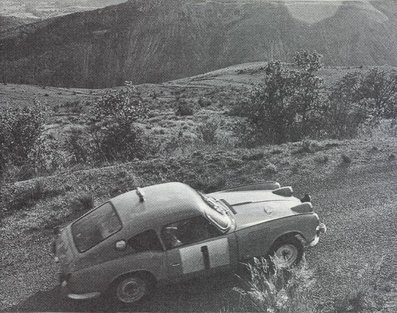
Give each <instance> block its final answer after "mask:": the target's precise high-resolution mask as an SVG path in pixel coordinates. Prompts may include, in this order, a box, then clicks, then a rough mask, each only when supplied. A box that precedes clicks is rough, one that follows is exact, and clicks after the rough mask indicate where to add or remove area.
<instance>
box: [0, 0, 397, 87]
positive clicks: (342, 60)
mask: <svg viewBox="0 0 397 313" xmlns="http://www.w3.org/2000/svg"><path fill="white" fill-rule="evenodd" d="M307 12H311V13H312V14H307ZM396 12H397V4H396V3H395V2H392V1H389V0H380V1H343V2H342V1H331V2H330V1H326V2H323V1H309V2H302V1H293V2H291V1H259V0H246V1H241V0H223V1H220V0H219V1H193V0H167V1H166V0H151V1H144V0H133V1H129V2H127V3H122V4H119V5H117V6H112V7H107V8H104V9H100V10H95V11H89V12H80V13H76V14H72V15H67V16H62V17H58V18H53V19H50V20H45V21H42V22H39V23H35V24H34V25H29V26H22V27H20V28H18V29H16V30H15V29H14V30H12V31H5V32H2V33H0V58H2V59H3V60H5V61H3V62H2V64H1V67H2V68H1V69H2V72H3V73H4V74H3V79H4V80H6V81H8V82H13V83H35V84H43V85H52V86H64V87H87V88H102V87H111V86H117V85H122V84H123V82H124V81H125V80H129V81H132V82H134V83H145V82H163V81H167V80H171V79H176V78H181V77H186V76H191V75H194V74H199V73H205V72H208V71H210V70H214V69H218V68H222V67H225V66H229V65H232V64H240V63H244V62H253V61H266V60H272V59H281V60H290V57H291V55H292V54H293V53H294V52H295V51H297V50H300V49H309V50H317V51H318V52H320V53H321V54H323V55H324V59H323V61H324V63H325V64H328V65H349V66H353V65H384V64H389V65H397V38H396V35H395V34H396V33H397V19H396V14H395V13H396Z"/></svg>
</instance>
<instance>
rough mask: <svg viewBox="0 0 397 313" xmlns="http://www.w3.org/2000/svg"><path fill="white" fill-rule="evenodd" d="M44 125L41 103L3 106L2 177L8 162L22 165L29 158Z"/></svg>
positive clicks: (0, 132) (0, 126)
mask: <svg viewBox="0 0 397 313" xmlns="http://www.w3.org/2000/svg"><path fill="white" fill-rule="evenodd" d="M43 126H44V116H43V112H42V108H41V107H40V104H39V103H34V105H33V106H30V107H23V108H19V107H16V108H3V109H2V111H1V113H0V177H1V176H2V175H3V174H4V171H5V168H6V164H13V165H16V166H22V165H24V164H26V162H27V161H28V160H29V154H30V153H31V151H32V149H33V148H34V147H35V145H36V143H37V141H38V139H39V137H40V135H41V133H42V131H43Z"/></svg>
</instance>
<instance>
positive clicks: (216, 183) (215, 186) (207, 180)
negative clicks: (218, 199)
mask: <svg viewBox="0 0 397 313" xmlns="http://www.w3.org/2000/svg"><path fill="white" fill-rule="evenodd" d="M187 184H188V185H190V186H192V187H193V188H195V189H197V190H200V191H202V192H205V193H209V192H215V191H219V190H222V189H223V188H224V187H225V185H226V179H225V178H224V177H222V176H219V175H198V176H197V177H195V179H194V180H191V181H188V182H187Z"/></svg>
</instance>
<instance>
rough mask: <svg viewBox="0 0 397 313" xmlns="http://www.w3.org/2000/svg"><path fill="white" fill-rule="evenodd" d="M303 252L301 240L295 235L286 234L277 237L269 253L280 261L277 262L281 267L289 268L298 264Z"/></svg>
mask: <svg viewBox="0 0 397 313" xmlns="http://www.w3.org/2000/svg"><path fill="white" fill-rule="evenodd" d="M303 253H304V247H303V244H302V242H301V240H300V239H299V238H297V237H296V236H288V237H282V238H280V239H277V240H276V242H275V243H274V244H273V246H272V248H271V250H270V253H269V255H270V256H271V257H274V258H276V259H279V260H280V261H281V262H280V263H279V264H278V265H279V266H280V267H281V268H290V267H293V266H295V265H298V264H299V262H300V261H301V260H302V258H303Z"/></svg>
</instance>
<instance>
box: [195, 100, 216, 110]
mask: <svg viewBox="0 0 397 313" xmlns="http://www.w3.org/2000/svg"><path fill="white" fill-rule="evenodd" d="M197 103H198V105H199V106H200V107H201V108H206V107H208V106H210V105H211V104H212V103H211V100H210V99H208V98H200V99H198V101H197Z"/></svg>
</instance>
